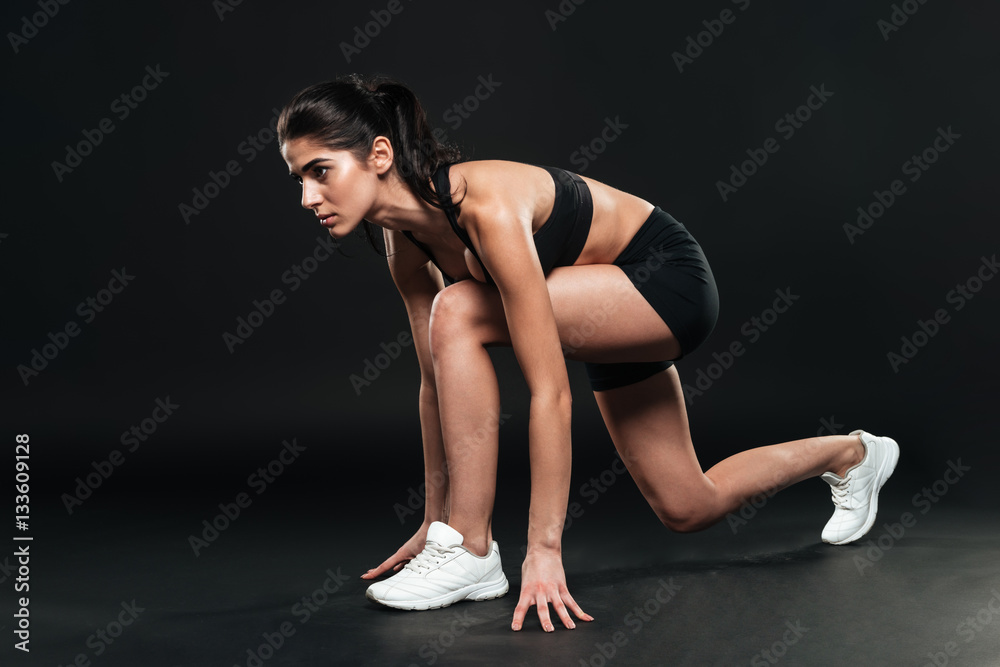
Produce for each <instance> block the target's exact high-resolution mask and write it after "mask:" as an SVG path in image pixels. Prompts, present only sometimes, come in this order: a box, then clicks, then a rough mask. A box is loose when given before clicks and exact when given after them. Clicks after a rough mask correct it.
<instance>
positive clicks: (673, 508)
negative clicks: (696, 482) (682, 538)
mask: <svg viewBox="0 0 1000 667" xmlns="http://www.w3.org/2000/svg"><path fill="white" fill-rule="evenodd" d="M650 505H651V506H652V507H653V511H654V512H656V516H657V517H658V518H659V519H660V523H662V524H663V525H664V526H666V527H667V528H669V529H670V530H672V531H674V532H675V533H694V532H697V531H699V530H704V529H705V528H708V527H709V526H711V525H713V524H715V523H716V522H717V521H718V520H719V516H718V512H717V511H716V510H715V504H714V502H713V499H711V498H703V499H700V500H696V499H693V498H685V499H684V500H682V501H680V502H670V503H666V502H652V503H650Z"/></svg>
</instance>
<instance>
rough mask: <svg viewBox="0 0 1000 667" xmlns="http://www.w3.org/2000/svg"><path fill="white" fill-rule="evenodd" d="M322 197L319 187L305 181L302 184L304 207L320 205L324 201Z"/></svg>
mask: <svg viewBox="0 0 1000 667" xmlns="http://www.w3.org/2000/svg"><path fill="white" fill-rule="evenodd" d="M322 199H323V198H322V197H321V196H320V193H319V188H318V187H316V186H315V185H313V184H311V183H309V182H308V181H307V182H306V183H303V185H302V208H313V207H316V206H319V204H320V202H321V201H322Z"/></svg>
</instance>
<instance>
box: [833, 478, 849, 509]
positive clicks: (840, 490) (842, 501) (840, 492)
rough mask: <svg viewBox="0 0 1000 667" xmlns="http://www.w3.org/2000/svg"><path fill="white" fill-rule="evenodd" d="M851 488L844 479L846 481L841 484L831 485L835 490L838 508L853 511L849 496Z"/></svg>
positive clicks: (834, 501) (834, 502) (835, 503)
mask: <svg viewBox="0 0 1000 667" xmlns="http://www.w3.org/2000/svg"><path fill="white" fill-rule="evenodd" d="M849 486H850V485H849V484H848V482H847V479H844V481H842V482H839V483H837V484H831V485H830V488H831V489H832V490H833V504H834V505H836V506H837V507H841V508H843V509H852V507H851V506H850V502H849V499H850V496H849V494H848V487H849Z"/></svg>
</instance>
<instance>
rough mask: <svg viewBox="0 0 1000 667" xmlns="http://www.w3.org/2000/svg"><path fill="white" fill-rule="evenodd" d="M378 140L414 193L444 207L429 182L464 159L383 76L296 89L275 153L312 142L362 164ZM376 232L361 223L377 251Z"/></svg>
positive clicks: (402, 89) (413, 100) (404, 91)
mask: <svg viewBox="0 0 1000 667" xmlns="http://www.w3.org/2000/svg"><path fill="white" fill-rule="evenodd" d="M378 136H385V137H388V138H389V142H390V143H391V144H392V149H393V162H394V166H395V168H396V170H397V172H398V173H399V176H400V178H402V179H403V181H404V182H405V183H406V184H407V185H409V186H410V188H411V189H412V190H413V192H415V193H416V194H417V195H418V196H419V197H420V198H421V199H423V200H424V201H426V202H427V203H428V204H430V205H432V206H436V207H437V208H441V209H443V208H445V206H446V204H445V202H444V200H443V199H442V198H441V197H440V196H439V195H438V193H437V192H435V191H434V190H433V189H431V187H430V185H429V181H430V180H431V176H432V175H433V174H434V172H435V171H436V170H437V168H438V167H440V166H441V165H443V164H453V163H455V162H460V161H461V160H462V156H461V153H460V151H459V149H458V148H457V147H456V146H455V145H453V144H446V143H442V142H440V141H439V140H438V139H437V137H435V136H434V134H433V132H432V131H431V127H430V124H429V123H428V122H427V114H426V113H424V109H423V107H422V106H421V105H420V101H419V100H417V97H416V95H414V94H413V91H411V90H410V89H409V88H408V87H406V86H405V85H404V84H402V83H400V82H398V81H395V80H393V79H391V78H389V77H386V76H381V75H376V76H372V77H365V76H363V75H361V74H348V75H345V76H341V77H339V78H337V79H335V80H333V81H324V82H322V83H317V84H314V85H312V86H309V87H308V88H305V89H304V90H301V91H299V92H298V93H296V95H295V96H294V97H293V98H292V99H291V100H290V101H289V102H288V104H286V105H285V107H284V108H283V109H282V110H281V115H280V116H279V117H278V148H279V149H280V148H281V147H282V146H284V145H285V143H286V142H288V141H291V140H292V139H300V138H312V139H315V140H316V141H318V142H320V143H322V144H325V145H326V146H329V147H330V148H331V149H334V150H348V151H351V152H352V153H353V154H354V156H355V157H356V158H357V159H358V160H359V161H361V162H363V161H364V160H365V159H367V157H368V155H369V153H370V151H371V148H372V143H373V142H374V141H375V137H378ZM456 205H457V202H456ZM374 229H375V225H374V224H372V223H371V222H369V221H367V220H365V221H364V230H365V236H366V237H367V239H368V241H369V243H371V245H372V247H373V248H375V249H376V251H378V245H377V244H376V242H375V232H374ZM380 236H381V235H380Z"/></svg>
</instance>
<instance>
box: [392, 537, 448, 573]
mask: <svg viewBox="0 0 1000 667" xmlns="http://www.w3.org/2000/svg"><path fill="white" fill-rule="evenodd" d="M453 553H455V550H454V549H453V548H451V547H444V546H441V545H440V544H437V543H435V542H427V543H426V544H425V545H424V550H423V551H421V552H420V553H418V554H417V555H416V556H414V557H413V560H411V561H410V562H409V563H407V564H406V565H404V566H403V567H404V569H407V570H412V571H413V572H417V573H420V572H421V571H422V570H431V569H433V568H435V567H437V566H438V565H440V564H441V562H442V561H443V560H444V559H445V558H447V557H448V556H450V555H451V554H453Z"/></svg>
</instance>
